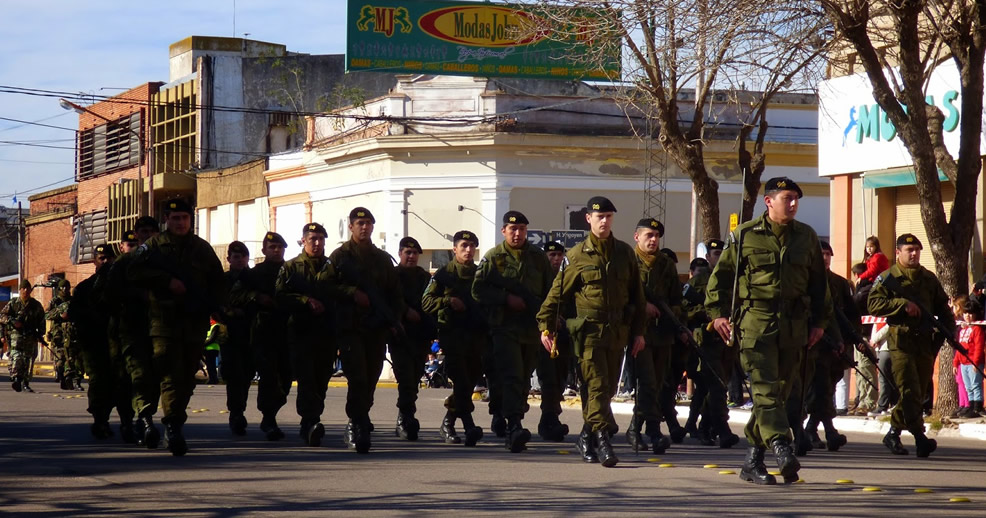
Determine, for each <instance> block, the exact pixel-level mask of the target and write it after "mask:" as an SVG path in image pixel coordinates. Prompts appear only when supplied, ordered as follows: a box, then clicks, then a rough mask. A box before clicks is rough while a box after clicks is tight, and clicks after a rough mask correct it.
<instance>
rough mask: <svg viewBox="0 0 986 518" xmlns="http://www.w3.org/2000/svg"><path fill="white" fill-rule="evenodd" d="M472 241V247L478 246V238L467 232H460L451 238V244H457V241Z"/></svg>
mask: <svg viewBox="0 0 986 518" xmlns="http://www.w3.org/2000/svg"><path fill="white" fill-rule="evenodd" d="M463 240H465V241H472V242H473V244H474V245H476V246H479V238H478V237H476V233H475V232H470V231H468V230H460V231H458V232H456V233H455V235H454V236H452V244H455V243H458V242H459V241H463Z"/></svg>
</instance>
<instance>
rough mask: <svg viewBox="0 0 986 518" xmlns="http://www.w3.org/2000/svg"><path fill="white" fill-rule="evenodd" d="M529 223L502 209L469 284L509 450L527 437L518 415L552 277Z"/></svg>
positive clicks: (533, 365)
mask: <svg viewBox="0 0 986 518" xmlns="http://www.w3.org/2000/svg"><path fill="white" fill-rule="evenodd" d="M528 223H529V222H528V220H527V217H526V216H524V214H522V213H520V212H518V211H515V210H511V211H507V212H506V213H504V215H503V226H502V227H501V229H500V233H501V234H502V235H503V239H504V240H503V242H501V243H500V244H498V245H496V246H495V247H493V248H492V249H490V251H488V252H486V255H485V256H484V257H483V260H482V261H480V262H479V266H478V267H477V270H476V279H475V281H474V282H473V285H472V294H473V298H475V299H476V300H477V301H478V302H479V304H480V305H481V306H482V307H483V309H484V310H486V311H487V315H488V319H489V322H490V330H491V343H492V346H493V359H494V361H495V362H496V376H497V377H498V379H499V382H500V387H501V390H502V391H503V396H502V399H501V405H502V406H501V411H502V412H503V417H504V418H506V420H507V430H506V431H507V437H506V447H507V449H508V450H510V451H511V452H513V453H519V452H521V451H523V450H525V449H526V446H525V445H526V444H527V442H528V441H529V440H530V439H531V432H530V431H528V430H527V429H526V428H524V426H523V424H522V420H523V418H524V414H525V413H526V412H527V408H528V405H527V395H528V394H529V393H530V390H531V383H530V381H531V375H532V374H533V373H534V369H535V368H536V367H537V362H538V345H539V343H540V340H539V331H538V327H537V320H536V319H535V318H536V316H537V312H538V310H540V309H541V304H542V303H543V302H544V297H545V295H546V294H547V292H548V289H549V288H550V287H551V281H552V280H553V279H554V272H553V271H552V269H551V263H549V262H548V256H546V255H545V254H544V251H543V250H541V249H540V248H538V247H536V246H534V245H531V244H530V243H529V242H528V241H527V225H528ZM548 418H549V419H550V418H551V414H549V415H548ZM543 424H544V427H550V428H552V429H556V428H560V426H561V423H560V422H558V419H557V415H555V416H554V420H553V421H549V422H546V423H543ZM544 427H542V429H543V428H544ZM556 433H557V432H556ZM556 433H555V434H556ZM555 434H553V435H555Z"/></svg>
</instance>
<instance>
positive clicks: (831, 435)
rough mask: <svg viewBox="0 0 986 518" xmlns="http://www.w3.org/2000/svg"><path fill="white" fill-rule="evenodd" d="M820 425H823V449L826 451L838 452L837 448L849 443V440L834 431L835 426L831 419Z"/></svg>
mask: <svg viewBox="0 0 986 518" xmlns="http://www.w3.org/2000/svg"><path fill="white" fill-rule="evenodd" d="M822 424H823V425H825V443H826V444H825V447H826V448H827V449H828V451H839V448H841V447H843V446H845V445H846V443H848V442H849V439H848V438H846V436H845V435H843V434H841V433H839V431H838V430H836V429H835V425H834V424H833V423H832V420H831V419H826V420H824V421H822Z"/></svg>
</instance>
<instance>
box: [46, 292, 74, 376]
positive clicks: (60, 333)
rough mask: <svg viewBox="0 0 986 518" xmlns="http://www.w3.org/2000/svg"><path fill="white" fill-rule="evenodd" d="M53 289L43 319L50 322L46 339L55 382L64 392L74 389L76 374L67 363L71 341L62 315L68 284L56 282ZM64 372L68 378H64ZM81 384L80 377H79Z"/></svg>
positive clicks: (67, 300) (65, 307) (69, 325)
mask: <svg viewBox="0 0 986 518" xmlns="http://www.w3.org/2000/svg"><path fill="white" fill-rule="evenodd" d="M56 282H57V283H56V284H55V289H54V290H53V292H52V297H51V300H50V301H49V302H48V309H47V311H45V319H46V320H48V321H49V322H51V325H50V326H49V328H48V333H47V335H46V338H47V339H48V344H50V345H51V351H52V353H53V355H54V360H55V382H57V383H59V384H60V385H61V387H62V389H64V390H71V389H74V388H75V382H76V373H75V372H74V369H72V367H70V366H69V365H70V364H69V361H68V345H69V341H70V340H71V339H72V336H71V332H72V331H71V325H72V324H71V322H69V320H68V318H62V315H63V314H64V313H66V312H67V311H68V302H69V299H70V296H69V289H70V285H69V282H68V281H67V280H65V279H59V280H58V281H56ZM66 370H68V371H69V374H70V376H66ZM79 378H80V379H79V380H78V381H80V382H81V376H79Z"/></svg>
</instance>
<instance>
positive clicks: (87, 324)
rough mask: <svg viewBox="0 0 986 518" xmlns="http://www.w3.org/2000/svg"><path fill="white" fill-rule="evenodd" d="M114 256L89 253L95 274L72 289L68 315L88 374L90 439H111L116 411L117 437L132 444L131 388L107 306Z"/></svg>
mask: <svg viewBox="0 0 986 518" xmlns="http://www.w3.org/2000/svg"><path fill="white" fill-rule="evenodd" d="M115 258H116V254H115V252H114V251H113V248H112V247H111V246H109V245H105V244H103V245H97V246H96V247H95V248H94V251H93V265H94V266H95V267H96V273H94V274H93V275H91V276H90V277H89V278H87V279H86V280H84V281H82V282H80V283H79V285H78V286H76V287H75V293H74V294H73V295H72V302H71V304H70V305H69V311H68V315H69V318H70V319H71V320H72V322H73V324H74V325H75V328H76V329H77V330H78V333H79V342H80V344H81V347H82V354H83V358H84V359H85V364H86V372H88V373H89V393H88V396H89V408H88V411H89V413H90V414H92V419H93V424H92V426H91V427H90V431H91V432H92V435H93V437H95V438H97V439H107V438H109V437H111V436H112V435H113V431H112V430H111V429H110V424H109V416H110V413H111V412H112V411H113V408H114V407H116V409H117V413H118V414H119V416H120V433H121V436H122V437H123V440H124V441H125V442H134V434H133V415H134V412H133V406H132V400H131V397H132V394H133V392H132V387H131V384H130V379H129V377H126V376H124V375H123V374H124V373H125V372H126V371H125V367H124V365H123V361H122V358H121V356H120V342H119V340H118V337H117V336H116V331H117V324H118V321H117V320H116V319H115V318H113V312H112V306H111V304H110V302H109V301H110V293H109V291H110V269H111V267H112V264H113V261H114V259H115Z"/></svg>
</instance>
